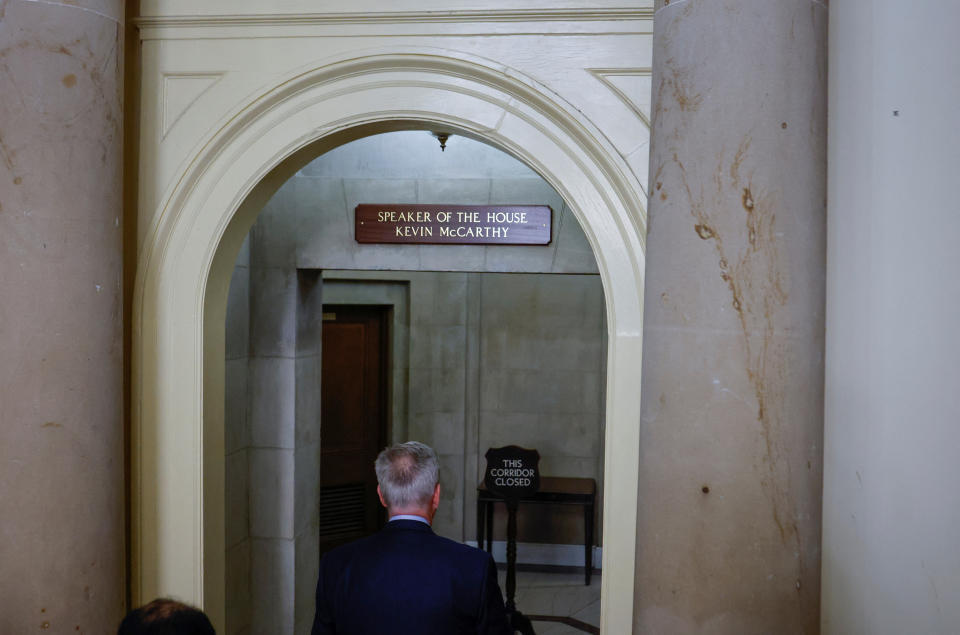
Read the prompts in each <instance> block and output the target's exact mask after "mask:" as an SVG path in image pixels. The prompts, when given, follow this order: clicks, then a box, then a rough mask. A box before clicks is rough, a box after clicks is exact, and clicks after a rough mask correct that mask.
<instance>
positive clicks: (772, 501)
mask: <svg viewBox="0 0 960 635" xmlns="http://www.w3.org/2000/svg"><path fill="white" fill-rule="evenodd" d="M826 18H827V15H826V8H825V7H824V6H823V5H822V4H821V3H819V2H812V1H810V0H795V1H790V2H778V3H769V2H765V1H762V0H722V1H710V2H707V1H704V0H680V1H676V0H675V1H672V2H670V1H665V2H661V3H660V6H658V8H657V13H656V18H655V20H656V22H655V24H656V33H655V37H654V74H653V86H654V93H653V115H652V116H653V119H652V124H653V136H652V154H651V167H650V223H649V227H648V240H647V244H648V246H649V247H648V252H647V258H648V259H647V276H648V277H647V283H646V306H645V309H644V364H643V376H644V383H643V397H642V423H641V431H642V432H641V448H640V456H641V458H640V466H641V467H640V511H639V525H638V536H637V544H638V570H637V589H638V597H637V603H638V605H637V612H636V615H637V621H636V624H635V628H636V629H637V630H638V632H649V633H665V632H672V633H680V632H699V633H738V634H739V633H814V632H817V630H818V627H819V626H818V620H819V581H820V568H819V559H820V492H821V474H822V467H821V452H822V450H821V439H822V407H823V390H822V378H823V320H824V266H825V247H826V245H825V195H826V179H825V177H826V144H825V142H826V50H825V44H826V42H825V39H826Z"/></svg>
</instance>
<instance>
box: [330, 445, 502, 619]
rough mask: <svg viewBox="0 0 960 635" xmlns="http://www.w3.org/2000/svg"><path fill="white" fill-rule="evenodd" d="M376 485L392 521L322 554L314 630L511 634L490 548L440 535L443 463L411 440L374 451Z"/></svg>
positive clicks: (432, 452) (431, 451)
mask: <svg viewBox="0 0 960 635" xmlns="http://www.w3.org/2000/svg"><path fill="white" fill-rule="evenodd" d="M375 466H376V471H377V482H378V483H379V485H378V486H377V493H378V494H379V496H380V502H381V503H382V504H383V506H384V507H386V508H387V512H388V513H389V517H390V521H389V522H388V523H387V525H386V526H385V527H384V528H383V529H381V530H380V531H379V532H378V533H376V534H374V535H372V536H368V537H366V538H362V539H360V540H357V541H355V542H352V543H349V544H346V545H342V546H340V547H337V548H336V549H333V550H332V551H330V552H328V553H327V554H326V555H325V556H324V557H323V560H322V561H321V562H320V580H319V582H318V583H317V613H316V616H315V617H314V620H313V635H326V634H328V633H337V634H338V635H381V634H384V633H397V634H407V633H409V634H411V635H458V634H461V633H463V634H466V633H471V634H478V635H488V634H489V635H508V634H510V633H512V631H511V630H510V628H509V627H508V626H507V617H506V614H505V609H504V606H503V597H502V595H501V594H500V587H499V586H498V584H497V571H496V568H495V567H494V564H493V558H491V557H490V554H488V553H486V552H484V551H481V550H479V549H475V548H473V547H469V546H467V545H463V544H460V543H458V542H454V541H452V540H448V539H446V538H441V537H440V536H437V535H436V534H434V533H433V530H432V529H431V528H430V523H431V522H432V521H433V515H434V513H436V511H437V505H438V504H439V503H440V482H439V481H440V478H439V472H440V465H439V461H438V460H437V455H436V453H435V452H434V451H433V450H432V449H431V448H430V447H428V446H426V445H424V444H422V443H417V442H416V441H410V442H407V443H401V444H398V445H394V446H391V447H389V448H386V449H385V450H383V452H381V453H380V455H379V456H378V457H377V461H376V464H375Z"/></svg>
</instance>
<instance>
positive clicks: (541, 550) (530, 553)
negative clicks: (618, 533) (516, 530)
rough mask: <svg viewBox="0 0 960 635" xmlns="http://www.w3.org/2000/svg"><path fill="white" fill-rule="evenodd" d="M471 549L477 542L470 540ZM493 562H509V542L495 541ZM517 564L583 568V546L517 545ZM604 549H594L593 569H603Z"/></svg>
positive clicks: (524, 543) (530, 543)
mask: <svg viewBox="0 0 960 635" xmlns="http://www.w3.org/2000/svg"><path fill="white" fill-rule="evenodd" d="M467 544H468V545H470V546H471V547H476V546H477V541H476V540H468V541H467ZM493 560H494V562H497V563H504V562H506V561H507V542H506V541H505V540H494V541H493ZM517 564H534V565H547V566H561V567H582V566H583V545H549V544H544V543H537V542H518V543H517ZM602 564H603V547H594V548H593V568H594V569H602V568H603V566H602Z"/></svg>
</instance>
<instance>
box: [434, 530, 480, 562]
mask: <svg viewBox="0 0 960 635" xmlns="http://www.w3.org/2000/svg"><path fill="white" fill-rule="evenodd" d="M434 537H435V538H436V540H437V541H438V545H440V546H441V548H442V549H444V550H445V551H446V552H448V553H449V554H451V555H455V556H457V557H459V558H461V559H463V560H469V561H471V562H476V563H478V564H484V565H485V564H486V563H487V560H488V559H490V557H491V556H490V554H489V553H487V552H486V551H483V550H482V549H477V548H476V547H471V546H470V545H465V544H463V543H462V542H457V541H456V540H451V539H449V538H444V537H443V536H437V535H434Z"/></svg>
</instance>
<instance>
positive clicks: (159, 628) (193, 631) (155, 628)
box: [117, 598, 216, 635]
mask: <svg viewBox="0 0 960 635" xmlns="http://www.w3.org/2000/svg"><path fill="white" fill-rule="evenodd" d="M117 635H216V631H214V630H213V624H211V623H210V620H209V619H207V616H206V615H204V613H203V611H201V610H200V609H196V608H193V607H192V606H189V605H187V604H184V603H182V602H177V601H176V600H171V599H169V598H157V599H156V600H154V601H153V602H150V603H149V604H144V605H143V606H141V607H140V608H138V609H134V610H132V611H130V612H129V613H127V616H126V617H125V618H123V621H122V622H120V629H119V630H118V631H117Z"/></svg>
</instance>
